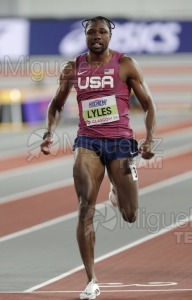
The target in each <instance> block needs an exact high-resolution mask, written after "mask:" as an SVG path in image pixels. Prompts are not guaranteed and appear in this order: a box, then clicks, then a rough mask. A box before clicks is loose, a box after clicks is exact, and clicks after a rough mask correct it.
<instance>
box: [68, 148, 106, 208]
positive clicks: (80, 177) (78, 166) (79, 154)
mask: <svg viewBox="0 0 192 300" xmlns="http://www.w3.org/2000/svg"><path fill="white" fill-rule="evenodd" d="M104 174H105V167H104V165H103V164H102V163H101V160H100V158H99V156H98V155H97V154H96V153H95V152H94V151H92V150H89V149H86V148H83V147H79V148H76V149H75V162H74V167H73V176H74V183H75V189H76V192H77V195H78V197H79V198H81V199H84V200H85V201H88V202H91V203H94V202H95V201H96V197H97V194H98V191H99V187H100V185H101V182H102V180H103V177H104Z"/></svg>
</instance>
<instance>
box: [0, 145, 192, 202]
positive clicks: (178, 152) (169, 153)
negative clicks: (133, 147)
mask: <svg viewBox="0 0 192 300" xmlns="http://www.w3.org/2000/svg"><path fill="white" fill-rule="evenodd" d="M187 153H190V148H189V145H184V146H181V147H178V148H176V149H174V150H169V151H166V152H165V154H162V158H163V159H168V158H172V157H173V158H174V157H175V156H178V155H185V154H187ZM139 159H140V157H139ZM158 160H161V156H158V157H157V160H156V161H155V164H156V165H158ZM143 161H144V160H143ZM72 162H73V157H71V156H70V157H68V158H62V159H58V160H57V161H55V162H52V163H51V164H48V165H47V164H45V165H44V166H43V168H45V170H46V169H50V168H53V167H57V166H61V164H63V165H65V164H68V163H72ZM147 163H149V164H152V163H153V162H152V161H149V162H146V161H144V164H142V163H141V161H140V162H139V164H140V166H141V167H144V168H145V166H147V165H146V164H147ZM42 164H44V163H42ZM42 164H41V165H38V166H32V167H31V169H28V167H24V168H21V169H22V170H21V173H22V172H23V170H24V172H30V173H31V172H38V171H39V168H41V166H42ZM7 172H8V173H9V174H7V176H12V173H11V170H10V171H7ZM14 172H15V173H13V174H14V175H15V176H18V175H21V173H18V174H17V171H16V170H15V171H14ZM0 179H1V177H0ZM67 185H73V180H72V179H71V178H69V179H66V180H60V181H57V182H55V183H49V184H44V185H41V187H37V188H31V189H28V190H27V191H22V192H19V193H14V194H12V195H7V196H4V197H1V198H0V204H3V203H7V202H11V201H19V200H21V199H23V198H26V197H30V196H34V195H37V194H41V193H44V192H46V191H51V190H54V189H58V188H62V187H65V186H67Z"/></svg>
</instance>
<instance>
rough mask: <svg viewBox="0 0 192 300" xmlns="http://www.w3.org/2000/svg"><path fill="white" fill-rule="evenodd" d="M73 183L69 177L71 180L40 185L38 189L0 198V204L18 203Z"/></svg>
mask: <svg viewBox="0 0 192 300" xmlns="http://www.w3.org/2000/svg"><path fill="white" fill-rule="evenodd" d="M73 182H74V181H73V177H71V178H68V179H64V180H60V181H57V182H53V183H49V184H45V185H41V186H40V187H36V188H32V189H28V190H27V191H23V192H20V193H15V194H13V195H8V196H4V197H1V198H0V204H3V203H7V202H11V201H19V200H21V199H24V198H28V197H31V196H35V195H38V194H42V193H46V192H50V191H53V190H55V189H60V188H63V187H67V186H70V185H73Z"/></svg>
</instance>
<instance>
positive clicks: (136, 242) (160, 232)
mask: <svg viewBox="0 0 192 300" xmlns="http://www.w3.org/2000/svg"><path fill="white" fill-rule="evenodd" d="M191 220H192V216H190V217H189V218H187V219H186V220H185V222H186V223H187V222H189V221H191ZM182 224H183V225H184V223H182ZM177 227H178V223H175V224H172V226H171V228H170V227H169V228H166V229H162V230H160V231H159V232H157V233H155V234H152V235H148V236H145V237H143V238H141V239H138V240H137V241H135V242H132V243H130V244H128V245H126V246H123V247H120V248H118V249H116V250H114V251H111V252H109V253H107V254H105V255H102V256H100V257H98V258H96V259H95V263H98V262H100V261H103V260H105V259H107V258H110V257H111V256H114V255H116V254H119V253H121V252H123V251H126V250H129V249H131V248H134V247H136V246H138V245H141V244H143V243H145V242H147V241H149V240H152V239H154V238H156V237H158V236H160V235H162V234H165V233H167V232H169V231H171V230H172V229H174V228H177ZM83 269H84V265H80V266H78V267H76V268H74V269H71V270H70V271H68V272H65V273H63V274H61V275H59V276H56V277H54V278H52V279H49V280H47V281H45V282H42V283H40V284H37V285H35V286H33V287H31V288H29V289H27V290H25V291H23V292H24V293H26V292H33V291H35V290H38V289H40V288H42V287H44V286H47V285H49V284H52V283H54V282H56V281H58V280H61V279H63V278H65V277H67V276H70V275H72V274H74V273H76V272H78V271H80V270H83ZM173 290H175V291H177V289H172V291H173ZM123 291H127V292H128V291H139V290H123ZM140 291H146V290H140ZM148 291H157V290H148ZM158 291H164V290H158ZM165 291H167V290H165ZM106 292H109V291H106ZM112 292H119V290H112Z"/></svg>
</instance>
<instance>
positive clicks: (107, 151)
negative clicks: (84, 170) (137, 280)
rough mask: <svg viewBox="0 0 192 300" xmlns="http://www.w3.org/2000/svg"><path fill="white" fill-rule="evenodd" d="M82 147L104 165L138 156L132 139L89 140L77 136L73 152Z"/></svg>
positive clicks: (135, 143)
mask: <svg viewBox="0 0 192 300" xmlns="http://www.w3.org/2000/svg"><path fill="white" fill-rule="evenodd" d="M79 147H83V148H86V149H90V150H92V151H94V152H95V153H96V154H97V155H98V156H99V157H100V159H101V162H102V163H103V164H104V165H105V164H106V163H107V162H110V161H112V160H116V159H121V158H131V157H135V156H137V155H138V153H139V152H138V143H137V141H136V140H134V139H126V138H117V139H111V138H110V139H107V138H91V137H87V136H83V135H81V136H78V137H77V138H76V139H75V141H74V150H75V149H76V148H79Z"/></svg>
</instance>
